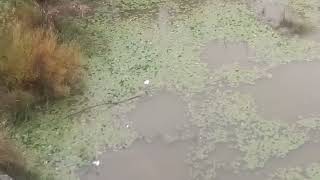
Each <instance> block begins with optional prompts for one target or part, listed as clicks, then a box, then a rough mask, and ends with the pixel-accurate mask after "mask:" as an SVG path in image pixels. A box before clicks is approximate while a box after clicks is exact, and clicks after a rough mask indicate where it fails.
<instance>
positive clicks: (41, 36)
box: [0, 6, 82, 108]
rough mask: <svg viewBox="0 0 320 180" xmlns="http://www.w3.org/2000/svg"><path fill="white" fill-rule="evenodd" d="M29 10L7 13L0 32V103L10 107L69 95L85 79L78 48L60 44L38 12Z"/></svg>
mask: <svg viewBox="0 0 320 180" xmlns="http://www.w3.org/2000/svg"><path fill="white" fill-rule="evenodd" d="M25 7H26V6H25ZM28 8H30V7H28ZM28 8H25V9H23V11H19V13H17V12H18V11H17V10H15V11H12V12H11V11H8V13H7V15H6V16H5V18H3V19H2V23H3V24H4V26H2V27H3V28H2V29H0V31H1V32H0V33H1V34H0V100H1V99H2V100H5V99H6V100H8V101H9V102H7V104H8V106H9V107H10V105H17V104H20V105H21V104H24V103H22V102H20V101H23V100H25V99H28V102H34V101H30V97H35V98H36V100H37V101H38V100H44V99H55V98H60V97H64V96H68V95H70V93H71V90H73V89H74V88H75V87H76V86H77V85H78V84H79V83H80V82H81V79H82V67H81V54H80V48H79V47H78V45H76V44H75V43H73V42H70V43H62V42H59V41H58V37H57V35H56V34H55V32H54V30H53V29H52V28H50V27H47V26H44V25H41V23H40V22H41V20H40V19H41V16H40V15H36V10H32V9H28ZM33 8H34V7H33ZM26 9H28V10H26ZM22 13H23V14H22ZM1 89H2V90H1ZM1 91H2V92H1ZM1 96H2V97H1ZM26 97H28V98H26ZM31 99H32V98H31ZM10 101H15V102H10ZM17 101H19V103H17ZM2 102H5V101H2ZM26 104H29V103H26ZM0 108H1V106H0Z"/></svg>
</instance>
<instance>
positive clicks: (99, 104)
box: [64, 93, 147, 119]
mask: <svg viewBox="0 0 320 180" xmlns="http://www.w3.org/2000/svg"><path fill="white" fill-rule="evenodd" d="M145 94H147V93H145ZM143 95H144V94H140V95H136V96H133V97H130V98H128V99H124V100H121V101H117V102H112V101H107V102H101V103H98V104H95V105H92V106H88V107H85V108H83V109H81V110H79V111H77V112H74V113H71V114H69V115H67V116H66V117H65V118H64V119H66V118H69V117H71V116H75V115H77V114H81V113H84V112H85V111H88V110H90V109H93V108H96V107H99V106H106V105H113V106H115V105H118V104H122V103H125V102H127V101H131V100H134V99H137V98H139V97H141V96H143Z"/></svg>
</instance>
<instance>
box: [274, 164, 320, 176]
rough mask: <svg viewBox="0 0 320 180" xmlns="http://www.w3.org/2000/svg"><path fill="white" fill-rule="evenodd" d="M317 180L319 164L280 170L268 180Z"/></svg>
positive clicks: (319, 174)
mask: <svg viewBox="0 0 320 180" xmlns="http://www.w3.org/2000/svg"><path fill="white" fill-rule="evenodd" d="M301 179H304V180H317V179H320V164H319V163H312V164H311V165H309V166H307V167H294V168H281V169H278V170H277V171H276V172H274V173H273V174H272V175H271V178H270V179H269V180H301Z"/></svg>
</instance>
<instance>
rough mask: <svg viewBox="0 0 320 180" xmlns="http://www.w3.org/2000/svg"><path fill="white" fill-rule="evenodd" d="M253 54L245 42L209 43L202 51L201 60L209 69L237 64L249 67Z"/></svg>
mask: <svg viewBox="0 0 320 180" xmlns="http://www.w3.org/2000/svg"><path fill="white" fill-rule="evenodd" d="M254 57H255V52H254V51H253V50H252V49H251V48H250V47H249V46H248V44H247V43H245V42H228V41H211V42H209V43H208V44H207V45H206V46H205V47H204V48H203V51H202V54H201V60H202V62H204V63H206V64H207V65H208V67H209V69H212V70H214V69H218V68H220V67H221V66H222V65H228V64H232V63H235V62H239V63H241V64H242V65H249V64H250V63H251V61H252V60H254Z"/></svg>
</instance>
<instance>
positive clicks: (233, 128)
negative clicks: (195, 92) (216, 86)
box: [191, 91, 308, 169]
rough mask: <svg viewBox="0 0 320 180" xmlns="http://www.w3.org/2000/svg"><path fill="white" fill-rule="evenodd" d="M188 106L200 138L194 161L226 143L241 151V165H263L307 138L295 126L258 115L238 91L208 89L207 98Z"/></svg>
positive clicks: (247, 167) (251, 102)
mask: <svg viewBox="0 0 320 180" xmlns="http://www.w3.org/2000/svg"><path fill="white" fill-rule="evenodd" d="M209 94H213V96H210V97H209ZM191 109H192V112H193V117H194V120H193V121H192V123H193V124H194V125H195V126H196V127H198V128H199V129H200V134H199V138H200V139H201V141H202V142H201V143H200V144H199V145H198V147H197V148H196V152H195V153H194V154H198V155H199V154H200V155H199V156H198V157H194V159H196V160H201V159H203V158H201V157H207V156H208V154H210V153H212V152H214V148H212V147H215V144H218V143H228V144H231V146H232V147H233V148H235V149H237V150H238V151H239V152H240V153H242V154H243V155H242V156H241V159H240V160H239V162H238V163H240V168H242V169H243V168H244V169H256V168H262V167H264V165H265V163H266V162H267V161H268V160H270V159H272V158H283V157H285V156H286V155H287V154H288V153H289V152H290V151H291V150H294V149H297V148H299V147H300V146H302V145H303V144H304V143H305V142H306V141H307V140H308V136H307V134H306V133H305V132H303V131H301V130H300V129H299V128H297V127H295V126H291V125H287V124H282V123H280V122H276V121H270V120H265V119H263V118H261V117H260V116H259V115H258V114H257V112H256V109H255V104H254V101H253V99H252V98H251V97H250V96H249V95H245V94H240V93H238V92H227V91H226V92H220V91H216V92H211V93H210V92H208V96H207V97H206V100H205V101H204V102H202V103H199V104H197V105H195V106H194V105H191ZM210 144H211V145H210ZM208 145H209V146H208Z"/></svg>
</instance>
